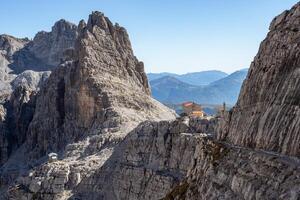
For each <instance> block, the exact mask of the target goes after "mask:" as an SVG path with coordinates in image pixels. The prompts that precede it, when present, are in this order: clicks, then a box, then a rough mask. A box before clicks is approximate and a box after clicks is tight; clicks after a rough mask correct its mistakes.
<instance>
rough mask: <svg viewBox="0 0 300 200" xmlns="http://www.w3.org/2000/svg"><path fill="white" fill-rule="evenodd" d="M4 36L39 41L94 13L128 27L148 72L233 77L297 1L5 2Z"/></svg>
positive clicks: (1, 28)
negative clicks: (58, 26) (41, 34)
mask: <svg viewBox="0 0 300 200" xmlns="http://www.w3.org/2000/svg"><path fill="white" fill-rule="evenodd" d="M0 1H1V12H0V19H1V20H0V22H1V25H0V33H6V34H11V35H14V36H17V37H29V38H33V37H34V35H35V33H36V32H38V31H40V30H46V31H49V30H50V29H51V26H52V25H53V24H54V22H55V21H57V20H59V19H61V18H64V19H66V20H69V21H71V22H73V23H75V24H77V23H78V22H79V20H80V19H85V20H86V19H87V17H88V15H89V14H90V13H91V11H93V10H99V11H102V12H104V13H105V15H106V16H108V17H109V18H110V19H111V20H112V21H113V22H118V23H119V24H120V25H122V26H124V27H125V28H126V29H127V31H128V33H129V36H130V39H131V42H132V46H133V49H134V52H135V54H136V56H137V57H138V58H139V59H140V60H142V61H144V63H145V67H146V71H147V72H162V71H168V72H175V73H186V72H193V71H203V70H210V69H218V70H222V71H225V72H232V71H235V70H237V69H241V68H246V67H248V66H249V65H250V63H251V61H252V60H253V58H254V56H255V55H256V53H257V50H258V47H259V44H260V42H261V41H262V40H263V39H264V38H265V36H266V34H267V31H268V27H269V23H270V22H271V20H272V19H273V17H275V16H276V15H278V14H280V13H281V12H282V11H284V10H286V9H289V8H290V7H292V6H293V5H294V4H295V3H297V1H296V0H42V1H41V0H26V1H25V0H0Z"/></svg>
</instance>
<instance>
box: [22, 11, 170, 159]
mask: <svg viewBox="0 0 300 200" xmlns="http://www.w3.org/2000/svg"><path fill="white" fill-rule="evenodd" d="M78 32H79V38H78V40H77V42H76V45H75V49H74V50H72V51H70V52H67V53H66V54H67V55H66V62H65V63H64V64H62V65H60V66H59V67H58V68H57V69H56V70H54V71H53V73H52V74H51V76H50V78H49V79H48V82H47V85H46V87H44V88H43V89H42V90H41V92H40V94H39V96H38V99H37V108H36V112H35V116H34V118H33V121H32V123H31V125H30V127H29V134H30V137H29V141H28V142H29V145H30V146H31V147H32V148H37V151H38V152H39V153H40V152H42V153H46V152H51V151H55V152H58V151H60V150H62V149H63V148H64V147H65V145H67V144H68V143H70V142H74V141H78V140H79V139H81V138H83V137H86V136H87V135H89V134H91V133H92V132H95V133H93V134H101V132H103V131H106V132H117V131H121V132H123V133H124V134H125V133H126V131H128V130H130V128H132V126H133V125H137V124H138V123H139V122H141V121H142V120H145V119H155V118H164V116H163V115H161V114H160V113H161V111H165V113H166V115H165V117H166V118H167V119H168V118H171V116H172V115H173V114H172V113H171V112H169V113H168V110H167V109H166V108H163V107H162V106H160V105H159V104H158V103H157V102H156V101H154V100H153V99H152V98H151V97H150V95H149V94H150V89H149V86H148V81H147V78H146V75H145V72H144V69H143V63H141V62H139V61H138V60H137V59H136V57H135V56H134V55H133V52H132V49H131V45H130V42H129V38H128V35H127V33H126V30H125V29H124V28H122V27H119V26H118V25H115V26H114V25H112V23H111V22H110V21H109V20H108V18H106V17H105V16H104V15H103V14H102V13H99V12H94V13H93V14H92V15H90V18H89V21H88V23H87V25H85V24H84V23H83V22H81V23H80V25H79V30H78ZM162 113H163V112H162ZM160 115H161V116H160ZM41 119H43V120H41ZM125 124H127V125H125ZM126 129H127V130H126ZM49 141H52V142H49Z"/></svg>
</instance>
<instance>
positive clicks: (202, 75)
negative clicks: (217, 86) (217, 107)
mask: <svg viewBox="0 0 300 200" xmlns="http://www.w3.org/2000/svg"><path fill="white" fill-rule="evenodd" d="M147 76H148V79H149V81H153V80H155V79H159V78H163V77H165V76H169V77H174V78H176V79H178V80H180V81H182V82H185V83H189V84H191V85H196V86H203V85H208V84H210V83H211V82H213V81H216V80H219V79H221V78H225V77H226V76H228V74H227V73H225V72H222V71H218V70H210V71H202V72H193V73H187V74H174V73H168V72H163V73H149V74H147Z"/></svg>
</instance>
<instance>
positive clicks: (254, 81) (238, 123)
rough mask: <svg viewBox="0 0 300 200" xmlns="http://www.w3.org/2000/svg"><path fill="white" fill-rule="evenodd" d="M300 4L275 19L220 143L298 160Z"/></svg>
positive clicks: (221, 132)
mask: <svg viewBox="0 0 300 200" xmlns="http://www.w3.org/2000/svg"><path fill="white" fill-rule="evenodd" d="M299 16H300V4H297V5H295V6H294V7H293V8H292V9H291V10H290V11H285V12H283V13H282V14H281V15H279V16H277V17H276V18H275V19H274V20H273V22H272V23H271V26H270V32H269V33H268V35H267V38H266V39H265V40H264V41H263V42H262V43H261V46H260V49H259V52H258V54H257V56H256V57H255V59H254V61H253V63H252V65H251V67H250V70H249V73H248V76H247V79H246V80H245V82H244V84H243V87H242V90H241V93H240V96H239V99H238V102H237V104H236V106H235V107H234V108H233V110H232V112H231V114H230V116H229V120H228V121H229V122H228V123H227V124H226V127H222V128H221V131H220V134H219V139H221V140H226V141H229V142H232V143H234V144H237V145H242V146H247V147H253V148H259V149H265V150H270V151H276V152H280V153H283V154H287V155H293V156H298V157H299V156H300V134H299V133H300V120H299V119H300V108H299V106H300V56H299V55H300V30H299V26H300V18H299Z"/></svg>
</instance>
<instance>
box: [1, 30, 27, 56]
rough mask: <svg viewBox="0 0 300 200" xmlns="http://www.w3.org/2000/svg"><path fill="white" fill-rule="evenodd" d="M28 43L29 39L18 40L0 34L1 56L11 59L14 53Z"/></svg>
mask: <svg viewBox="0 0 300 200" xmlns="http://www.w3.org/2000/svg"><path fill="white" fill-rule="evenodd" d="M28 42H29V39H27V38H25V39H19V38H15V37H13V36H10V35H6V34H2V35H0V51H5V52H2V55H4V54H5V55H6V56H8V57H11V56H12V55H13V54H14V53H15V52H16V51H18V50H19V49H21V48H23V47H24V45H25V44H27V43H28Z"/></svg>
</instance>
